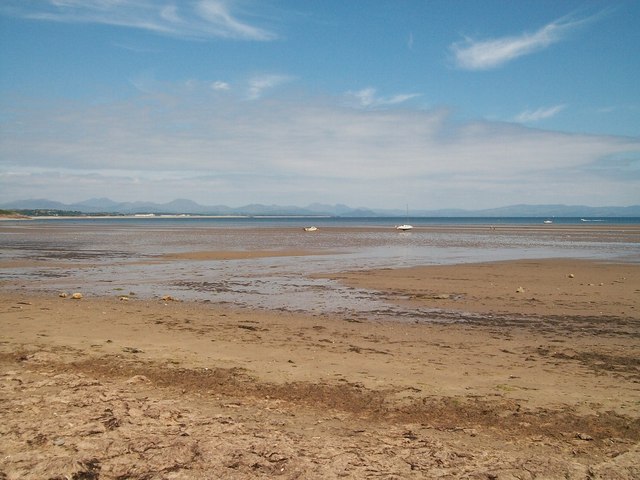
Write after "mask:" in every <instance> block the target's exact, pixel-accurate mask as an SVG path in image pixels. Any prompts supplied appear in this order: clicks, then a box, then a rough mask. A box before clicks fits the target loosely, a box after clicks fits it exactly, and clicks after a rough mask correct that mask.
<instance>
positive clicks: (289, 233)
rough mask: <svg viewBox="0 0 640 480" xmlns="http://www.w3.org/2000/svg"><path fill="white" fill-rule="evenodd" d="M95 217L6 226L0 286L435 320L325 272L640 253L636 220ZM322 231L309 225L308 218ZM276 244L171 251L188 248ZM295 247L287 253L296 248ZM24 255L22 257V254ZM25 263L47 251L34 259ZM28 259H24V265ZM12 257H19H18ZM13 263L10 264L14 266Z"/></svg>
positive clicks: (0, 229) (0, 245)
mask: <svg viewBox="0 0 640 480" xmlns="http://www.w3.org/2000/svg"><path fill="white" fill-rule="evenodd" d="M543 220H544V219H531V218H516V219H496V218H491V219H478V218H473V219H459V218H456V219H441V218H439V219H424V218H423V219H414V218H409V219H408V222H409V223H411V224H413V225H414V227H415V228H414V230H412V231H411V232H408V233H401V232H398V231H397V230H395V229H394V224H396V223H404V222H405V221H407V220H405V219H398V218H393V219H390V218H366V219H362V218H358V219H343V218H317V217H314V218H168V217H161V218H158V217H155V218H144V219H141V218H111V219H105V218H100V219H98V218H94V219H56V220H35V221H23V222H2V223H1V224H0V260H1V261H4V262H5V264H6V265H8V266H7V267H6V268H2V270H1V271H0V273H1V274H2V281H1V282H0V288H9V289H10V288H21V289H31V290H37V291H42V292H49V293H51V294H54V293H56V292H57V291H82V292H83V293H85V294H86V295H107V296H119V295H123V294H129V293H130V292H133V293H135V294H136V295H137V296H139V297H143V298H154V297H162V296H164V295H172V296H174V297H176V298H179V299H184V300H195V301H204V302H212V303H215V304H221V305H234V306H240V307H248V308H264V309H269V310H287V311H301V312H306V313H309V314H312V315H322V314H326V313H334V314H340V315H345V316H349V317H358V316H362V317H367V318H372V317H375V318H378V317H381V318H390V317H394V318H399V317H400V318H402V317H407V318H412V319H413V318H428V317H429V316H432V315H433V313H434V312H429V311H416V310H405V309H403V308H400V307H398V306H395V305H392V304H390V303H389V302H387V301H385V299H384V298H382V297H381V296H380V295H377V294H376V293H375V292H368V291H365V290H359V289H353V288H348V287H345V286H343V285H341V284H339V283H338V282H335V281H332V280H330V279H327V278H323V277H322V275H325V274H332V273H336V272H340V271H345V270H366V269H373V268H401V267H409V266H415V265H435V264H453V263H472V262H485V261H499V260H511V259H524V258H561V257H563V258H595V259H604V260H615V261H628V262H639V261H640V219H635V221H634V220H633V219H618V218H616V219H594V220H602V221H599V222H583V221H582V220H581V219H554V220H553V224H544V223H543ZM309 225H316V226H317V227H318V228H319V230H318V231H317V232H314V233H308V232H305V231H304V230H303V227H304V226H309ZM262 251H268V252H272V253H273V255H274V256H271V257H264V258H247V259H227V260H225V259H217V260H215V259H210V260H188V259H181V260H171V261H169V260H167V259H165V258H163V255H165V254H175V253H183V254H184V253H188V252H262ZM292 252H293V253H295V255H290V253H292ZM21 260H23V262H22V263H20V261H21ZM29 260H39V262H37V263H36V264H34V265H31V266H30V265H29V263H28V261H29ZM24 261H26V262H24ZM12 262H13V263H12ZM12 265H13V266H12Z"/></svg>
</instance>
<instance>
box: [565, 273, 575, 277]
mask: <svg viewBox="0 0 640 480" xmlns="http://www.w3.org/2000/svg"><path fill="white" fill-rule="evenodd" d="M567 277H569V278H575V275H574V274H573V273H570V274H569V275H567Z"/></svg>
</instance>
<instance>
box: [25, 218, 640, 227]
mask: <svg viewBox="0 0 640 480" xmlns="http://www.w3.org/2000/svg"><path fill="white" fill-rule="evenodd" d="M54 220H55V221H56V222H64V223H65V224H86V223H87V222H91V224H114V223H119V224H123V225H134V224H135V225H153V224H155V225H158V224H160V225H175V226H179V225H183V226H185V227H186V226H219V227H234V228H239V227H249V228H256V227H297V226H300V227H302V226H308V225H315V226H318V227H388V226H393V225H398V224H401V223H409V224H411V225H413V226H415V227H421V226H435V225H461V226H462V225H488V226H491V225H496V226H497V225H544V221H546V220H551V221H552V222H553V224H554V225H640V217H593V218H591V217H589V218H580V217H408V218H404V217H315V216H313V217H170V216H167V217H162V216H156V217H144V218H139V217H138V218H132V217H108V218H106V217H93V218H77V219H74V218H47V219H37V218H36V219H34V220H33V221H30V222H35V223H42V222H51V221H54Z"/></svg>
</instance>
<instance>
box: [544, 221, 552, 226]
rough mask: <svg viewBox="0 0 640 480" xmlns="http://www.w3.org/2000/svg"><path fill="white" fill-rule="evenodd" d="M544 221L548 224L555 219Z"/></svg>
mask: <svg viewBox="0 0 640 480" xmlns="http://www.w3.org/2000/svg"><path fill="white" fill-rule="evenodd" d="M542 223H546V224H547V225H548V224H550V223H553V220H545V221H544V222H542Z"/></svg>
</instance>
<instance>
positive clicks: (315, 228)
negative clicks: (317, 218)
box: [304, 226, 318, 232]
mask: <svg viewBox="0 0 640 480" xmlns="http://www.w3.org/2000/svg"><path fill="white" fill-rule="evenodd" d="M304 231H305V232H316V231H318V227H314V226H311V227H304Z"/></svg>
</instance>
